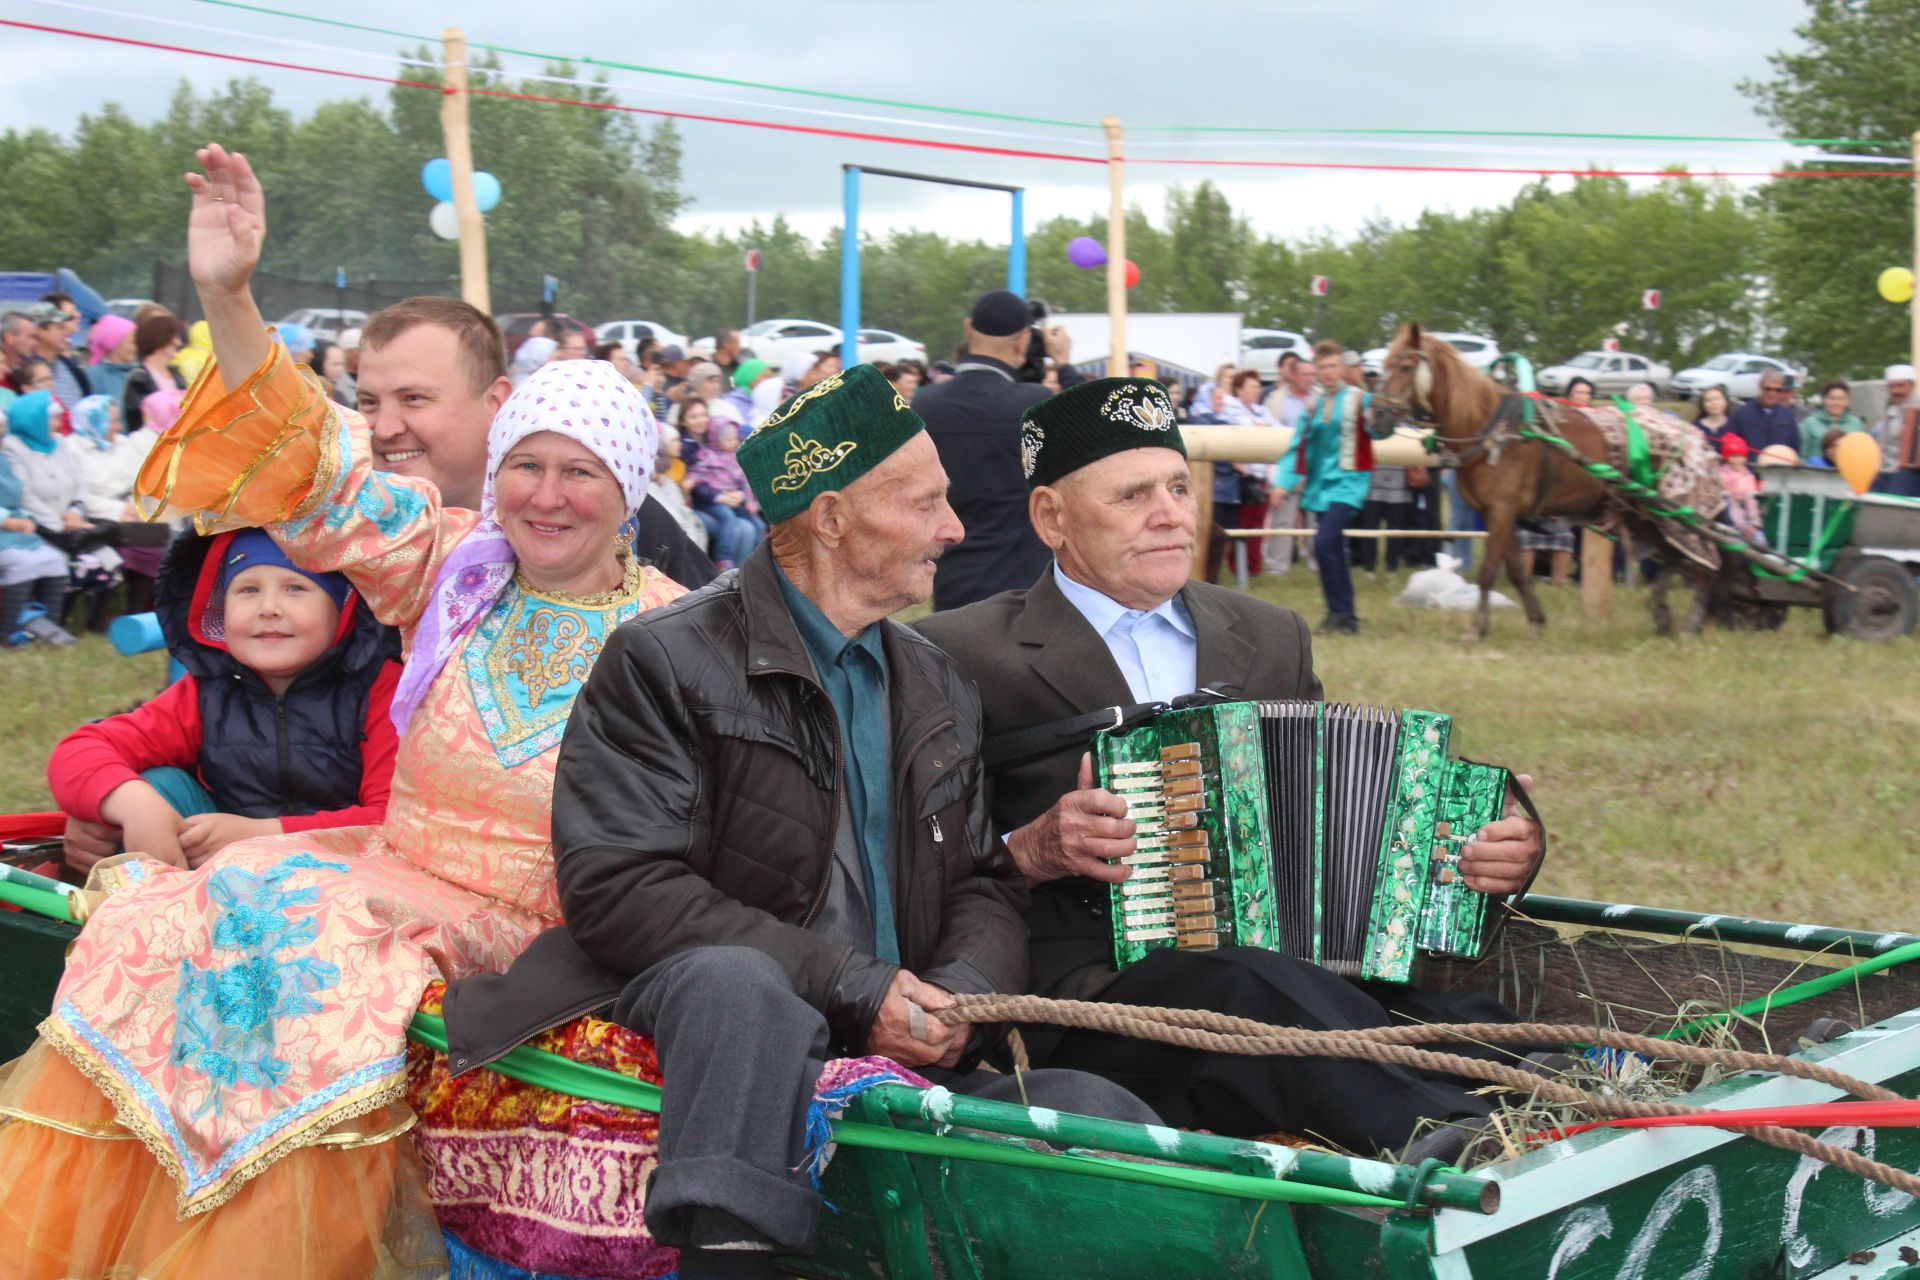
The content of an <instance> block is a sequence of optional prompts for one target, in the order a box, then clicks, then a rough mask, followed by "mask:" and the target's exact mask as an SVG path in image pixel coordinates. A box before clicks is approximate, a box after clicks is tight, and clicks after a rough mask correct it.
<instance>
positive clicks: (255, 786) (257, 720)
mask: <svg viewBox="0 0 1920 1280" xmlns="http://www.w3.org/2000/svg"><path fill="white" fill-rule="evenodd" d="M227 541H228V535H224V534H223V535H217V536H214V537H210V538H205V537H186V538H180V539H177V540H175V542H174V544H173V546H172V548H171V549H170V550H169V551H168V552H167V559H166V562H165V564H163V565H162V566H161V569H160V575H159V577H158V579H157V580H156V581H155V583H154V607H155V610H156V612H157V613H158V614H159V616H160V627H161V630H162V631H163V632H164V633H165V634H166V637H167V648H168V650H169V651H170V652H171V653H172V654H173V656H174V657H175V658H177V659H179V661H180V663H181V665H183V666H185V667H186V669H187V670H188V671H189V672H191V673H192V674H193V677H194V679H195V680H196V681H197V682H198V684H199V686H200V723H201V739H200V782H201V785H203V786H205V787H206V789H207V791H208V792H209V793H210V794H211V795H212V796H213V802H214V804H215V806H217V807H218V809H219V811H220V812H222V813H237V814H240V815H242V816H243V817H248V818H278V817H287V816H293V815H302V814H309V813H318V812H320V811H321V810H324V809H344V808H347V807H348V806H350V805H355V804H358V803H360V775H361V747H362V745H363V743H364V741H365V738H366V720H367V700H368V697H369V696H370V694H371V691H372V688H373V683H374V681H375V679H376V678H377V677H378V676H379V674H380V668H381V666H382V665H383V664H384V663H386V662H387V661H388V660H389V659H398V658H399V656H400V636H399V633H398V632H396V631H395V630H394V629H393V628H392V627H387V626H382V625H381V624H380V623H378V622H376V621H375V620H374V618H373V613H372V611H371V610H370V609H368V608H367V607H366V605H365V603H364V602H362V601H361V599H360V597H359V594H358V593H357V592H356V593H355V594H354V595H353V596H351V597H349V598H348V601H347V604H346V608H347V610H348V611H349V612H348V618H347V619H346V623H345V627H346V630H345V634H344V635H342V636H341V638H340V639H339V640H338V641H336V642H335V644H334V646H333V648H331V649H330V650H328V651H327V652H326V654H324V655H323V656H322V657H321V659H320V660H319V661H318V662H316V663H314V664H313V665H312V666H311V667H309V668H307V669H306V670H305V671H303V672H301V673H300V675H299V677H298V678H297V679H296V680H294V682H293V683H292V684H291V685H289V686H288V687H287V691H286V692H285V693H284V694H281V695H279V696H278V697H276V696H275V695H274V692H273V690H272V689H269V688H268V687H267V685H266V682H265V681H263V680H261V679H260V677H259V676H257V675H255V674H253V672H251V671H249V670H247V669H246V668H245V667H243V666H241V665H240V663H239V662H237V661H235V659H234V657H233V655H232V654H230V653H228V652H227V651H226V649H225V648H224V647H223V646H221V645H219V644H218V643H217V637H218V635H219V627H218V619H219V618H220V615H221V608H220V605H221V595H220V592H219V589H218V583H219V563H220V556H219V555H218V554H217V551H218V550H219V549H224V547H225V546H226V543H227ZM210 641H212V642H210Z"/></svg>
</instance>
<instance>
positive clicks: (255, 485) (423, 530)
mask: <svg viewBox="0 0 1920 1280" xmlns="http://www.w3.org/2000/svg"><path fill="white" fill-rule="evenodd" d="M134 497H135V500H136V501H137V502H139V504H140V508H141V510H142V511H144V512H146V513H147V515H148V518H149V519H156V520H157V519H177V518H179V517H182V516H191V517H192V518H193V522H194V526H195V527H196V528H197V529H199V530H200V531H201V532H202V533H213V532H217V531H219V530H223V529H235V528H242V527H247V526H265V527H266V530H267V532H268V533H270V534H271V535H273V540H274V541H275V542H277V543H279V544H280V546H281V547H282V548H283V549H284V550H285V551H286V553H287V555H288V556H289V557H290V558H292V559H293V560H294V561H295V562H296V563H297V564H299V565H300V566H301V567H303V568H306V569H312V570H315V571H318V572H338V573H343V574H345V575H346V576H347V578H348V580H349V581H351V582H352V583H353V585H354V587H355V588H356V589H357V590H358V591H359V592H360V595H361V597H362V598H363V599H364V600H366V602H367V604H368V606H369V607H371V608H372V610H373V612H374V615H375V616H376V617H378V618H379V619H380V621H382V622H385V623H388V624H389V625H392V626H398V627H407V626H410V625H411V624H412V623H413V622H414V621H416V620H417V619H418V618H419V617H420V614H421V612H422V611H423V610H424V609H425V608H426V606H427V602H428V600H429V599H430V597H431V595H432V590H433V583H434V580H435V578H436V577H437V576H438V574H439V572H440V568H441V566H442V565H444V564H445V563H446V559H447V556H448V555H449V554H451V553H452V551H453V548H454V547H455V546H456V545H458V544H459V542H460V540H461V539H462V538H464V537H466V536H467V534H469V533H470V532H472V531H473V527H474V525H476V524H477V523H479V519H480V517H479V516H478V515H477V514H476V513H474V512H472V511H467V510H465V509H463V508H459V507H450V508H443V507H442V506H441V505H440V491H439V489H438V488H436V487H435V486H434V485H433V483H432V482H431V481H427V480H419V479H414V478H411V477H407V476H398V475H391V474H387V473H384V472H379V471H375V470H374V468H373V450H372V445H371V441H370V439H369V436H368V432H367V424H366V420H365V419H363V418H362V417H361V416H360V415H359V414H357V413H355V412H353V411H352V410H350V409H342V408H340V407H339V406H338V405H335V404H334V403H333V402H332V401H330V400H329V399H327V396H326V392H325V390H324V389H323V388H322V387H321V385H320V383H319V381H318V380H317V379H316V378H315V377H314V376H313V374H312V373H311V372H310V371H308V370H305V369H303V368H301V367H300V366H298V365H295V364H294V363H293V361H292V359H291V358H290V357H289V356H288V355H287V350H286V348H285V347H284V346H282V345H281V344H280V343H279V342H278V341H276V342H275V343H274V344H273V349H272V351H271V352H270V353H269V355H268V356H267V359H266V362H265V363H264V364H262V365H261V366H260V367H259V368H258V369H255V370H254V371H253V372H252V373H251V374H249V375H247V377H246V378H245V379H244V380H242V382H241V383H240V385H239V387H238V388H236V389H233V390H228V388H227V385H226V382H225V380H224V379H223V378H222V377H221V371H220V367H219V364H218V362H216V361H209V362H208V363H207V367H206V368H205V370H204V371H202V373H201V376H200V379H199V381H197V382H196V383H195V384H194V388H193V391H192V392H191V393H190V394H189V395H188V397H187V402H186V404H185V405H183V406H182V407H181V411H180V418H179V420H178V421H177V422H175V423H174V424H173V426H171V427H169V428H168V429H167V431H166V433H165V434H164V435H162V436H161V437H160V439H159V440H158V441H157V442H156V443H155V444H154V446H153V451H152V452H151V453H149V454H148V455H147V460H146V462H145V463H143V464H142V465H141V468H140V475H139V478H138V480H137V481H136V482H135V485H134Z"/></svg>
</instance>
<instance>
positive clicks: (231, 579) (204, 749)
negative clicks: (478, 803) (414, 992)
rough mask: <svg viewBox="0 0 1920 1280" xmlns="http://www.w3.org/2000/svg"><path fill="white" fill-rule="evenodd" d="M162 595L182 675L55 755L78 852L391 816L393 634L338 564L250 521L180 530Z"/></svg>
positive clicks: (153, 851) (208, 845) (199, 847)
mask: <svg viewBox="0 0 1920 1280" xmlns="http://www.w3.org/2000/svg"><path fill="white" fill-rule="evenodd" d="M157 596H158V601H157V603H158V612H159V614H160V624H161V629H162V630H163V631H164V632H165V633H166V636H167V640H168V649H169V650H170V651H171V652H172V654H173V656H174V657H175V658H177V659H179V661H180V663H181V664H182V665H183V666H185V667H186V668H187V674H186V675H185V676H182V677H181V678H180V679H179V680H178V681H176V682H175V683H174V684H172V685H171V686H169V687H168V688H167V689H166V690H165V691H163V692H162V693H161V694H160V695H159V696H158V697H156V698H154V699H153V700H152V701H150V702H148V703H146V704H144V705H143V706H141V707H138V708H136V709H135V710H133V711H129V712H127V713H125V714H124V715H117V716H109V717H107V718H106V719H105V720H100V721H97V722H95V723H93V724H88V725H82V726H81V727H80V728H78V729H76V730H74V731H73V732H72V733H70V734H68V735H67V737H66V738H65V739H64V740H63V741H62V742H61V743H60V745H59V746H58V747H56V748H55V749H54V752H53V757H52V759H51V760H49V761H48V762H47V780H48V783H49V785H50V786H51V787H52V789H53V794H54V799H55V800H56V801H57V802H58V803H59V805H60V807H61V809H63V810H64V811H65V812H66V813H67V815H68V822H67V849H66V857H67V864H68V865H69V866H70V867H72V868H73V869H74V870H76V871H80V872H85V871H86V870H87V869H89V868H90V867H92V865H93V864H94V863H95V862H97V861H99V859H100V858H102V857H104V856H106V855H108V854H111V853H115V852H118V851H119V850H120V849H121V848H122V847H124V848H126V849H128V850H132V851H137V852H140V853H144V854H148V855H150V856H153V857H157V858H162V859H165V860H166V861H168V862H172V863H174V864H175V865H177V866H190V867H197V866H199V865H200V864H201V863H203V862H205V861H206V860H207V859H208V858H210V857H212V856H213V855H214V854H215V853H217V852H219V851H220V850H221V849H222V848H224V847H226V846H227V845H229V844H231V843H233V842H234V841H236V840H244V839H247V838H249V837H252V836H259V835H269V834H278V833H280V832H283V831H308V830H313V829H316V828H320V827H346V826H359V825H362V824H378V823H380V822H381V821H383V820H384V819H385V817H386V807H387V792H388V788H389V784H390V782H391V779H392V776H393V760H394V752H395V749H396V746H397V737H396V735H395V732H394V728H393V723H392V721H391V719H390V718H389V716H388V709H389V705H390V704H391V702H392V700H393V689H394V685H395V684H396V683H397V682H398V680H399V676H400V664H399V662H398V661H397V660H396V659H397V658H398V655H399V642H398V638H397V636H396V634H395V633H394V631H393V630H392V629H391V628H389V627H384V626H381V625H380V624H379V623H378V622H376V621H375V620H374V619H373V616H372V614H371V613H370V612H369V611H368V610H367V609H366V608H365V607H363V606H361V605H360V602H359V600H358V598H357V597H356V596H355V594H354V592H353V590H352V588H351V587H350V586H349V585H348V583H347V580H346V579H345V578H344V577H342V576H341V575H339V574H337V573H320V574H314V573H308V572H307V571H305V570H304V569H299V568H296V567H295V566H294V565H293V564H292V563H291V562H290V561H289V560H288V559H287V558H286V556H285V555H284V554H283V553H282V552H281V551H280V549H279V547H278V546H276V545H275V544H274V542H273V540H272V539H270V538H269V537H267V535H266V534H264V533H262V532H261V531H259V530H258V529H246V530H242V531H240V532H239V533H234V534H222V535H219V536H218V537H213V538H185V539H181V540H180V541H178V542H176V543H175V544H174V547H173V550H172V551H171V552H170V553H169V556H168V559H167V562H166V564H165V565H164V566H162V569H161V575H160V581H159V583H158V588H157Z"/></svg>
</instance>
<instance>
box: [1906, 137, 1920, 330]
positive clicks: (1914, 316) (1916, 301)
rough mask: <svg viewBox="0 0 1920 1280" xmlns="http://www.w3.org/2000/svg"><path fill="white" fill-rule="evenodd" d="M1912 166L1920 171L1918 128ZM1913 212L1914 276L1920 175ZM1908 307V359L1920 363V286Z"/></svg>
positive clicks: (1918, 257) (1919, 257) (1918, 266)
mask: <svg viewBox="0 0 1920 1280" xmlns="http://www.w3.org/2000/svg"><path fill="white" fill-rule="evenodd" d="M1913 167H1914V170H1915V172H1916V173H1920V130H1915V131H1914V135H1913ZM1913 212H1914V223H1913V272H1914V275H1915V276H1920V177H1916V178H1915V179H1914V180H1913ZM1908 307H1909V309H1910V310H1909V314H1910V317H1911V318H1910V320H1909V327H1910V328H1911V330H1912V332H1911V333H1910V334H1909V335H1908V338H1907V349H1908V351H1909V353H1910V354H1909V355H1908V359H1909V360H1910V361H1911V362H1912V363H1913V364H1915V365H1920V286H1916V287H1915V289H1914V291H1913V301H1912V302H1910V303H1909V304H1908Z"/></svg>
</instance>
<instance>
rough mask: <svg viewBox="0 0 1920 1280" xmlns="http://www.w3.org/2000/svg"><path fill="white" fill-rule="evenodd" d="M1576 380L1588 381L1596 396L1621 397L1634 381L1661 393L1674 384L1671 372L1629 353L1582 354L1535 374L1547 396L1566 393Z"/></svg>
mask: <svg viewBox="0 0 1920 1280" xmlns="http://www.w3.org/2000/svg"><path fill="white" fill-rule="evenodd" d="M1575 378H1585V379H1586V380H1587V381H1588V382H1591V383H1592V384H1593V392H1594V394H1595V395H1599V396H1623V395H1625V394H1626V393H1627V388H1628V387H1631V386H1632V385H1633V384H1634V383H1636V382H1651V383H1652V384H1653V386H1654V389H1655V390H1656V391H1659V390H1664V389H1665V388H1666V386H1667V384H1668V383H1670V382H1672V381H1673V370H1672V369H1669V368H1668V367H1667V366H1666V365H1664V364H1660V363H1658V362H1656V361H1654V360H1651V359H1649V358H1648V357H1646V356H1637V355H1634V354H1633V353H1632V352H1630V351H1582V352H1581V353H1580V354H1579V355H1577V356H1575V357H1574V358H1573V359H1571V360H1569V361H1567V362H1566V363H1565V364H1556V365H1549V366H1547V367H1546V368H1545V369H1542V370H1540V372H1539V373H1537V374H1535V375H1534V381H1535V382H1536V383H1537V384H1538V385H1539V387H1540V389H1541V390H1542V391H1544V392H1546V393H1547V394H1548V395H1550V396H1558V395H1564V394H1566V390H1567V386H1568V384H1570V383H1571V382H1572V381H1573V380H1574V379H1575Z"/></svg>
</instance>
